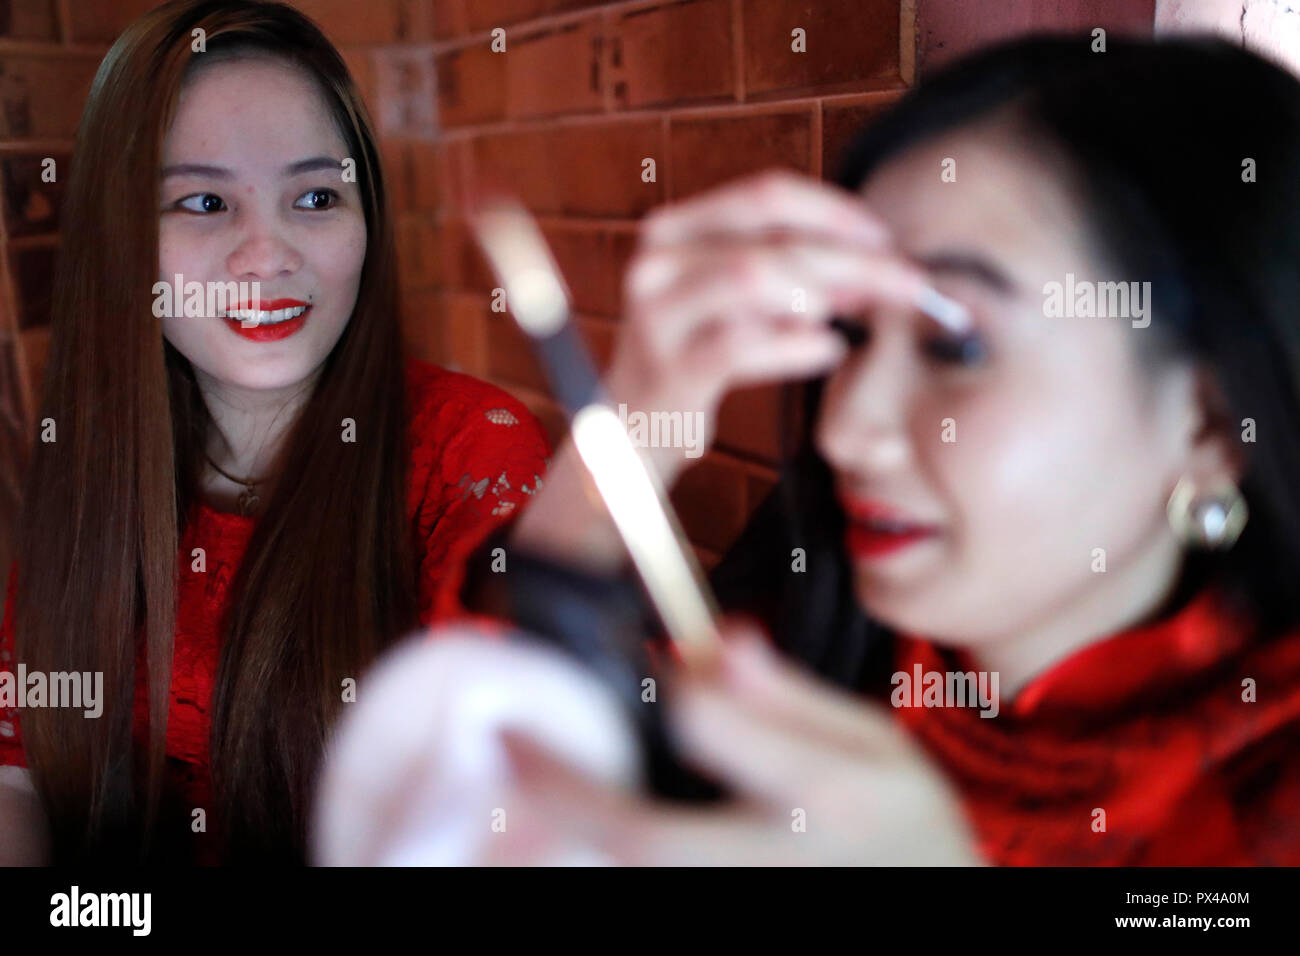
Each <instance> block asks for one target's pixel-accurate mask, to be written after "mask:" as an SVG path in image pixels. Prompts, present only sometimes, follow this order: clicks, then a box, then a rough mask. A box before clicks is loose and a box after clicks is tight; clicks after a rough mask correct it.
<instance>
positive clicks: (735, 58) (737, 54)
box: [731, 0, 745, 103]
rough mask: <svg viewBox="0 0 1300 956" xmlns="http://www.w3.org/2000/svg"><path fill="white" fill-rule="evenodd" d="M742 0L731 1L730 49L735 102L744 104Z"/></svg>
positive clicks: (743, 18)
mask: <svg viewBox="0 0 1300 956" xmlns="http://www.w3.org/2000/svg"><path fill="white" fill-rule="evenodd" d="M741 2H742V0H731V37H732V39H731V48H732V63H733V67H732V69H733V72H734V74H735V77H734V79H735V84H736V100H737V102H740V103H743V102H745V12H744V10H743V9H742V8H741Z"/></svg>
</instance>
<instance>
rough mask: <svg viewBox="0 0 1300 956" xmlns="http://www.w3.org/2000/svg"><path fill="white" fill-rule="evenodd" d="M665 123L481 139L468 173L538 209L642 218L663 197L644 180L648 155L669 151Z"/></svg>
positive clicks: (578, 126) (584, 126)
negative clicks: (662, 130)
mask: <svg viewBox="0 0 1300 956" xmlns="http://www.w3.org/2000/svg"><path fill="white" fill-rule="evenodd" d="M662 146H663V137H662V135H661V130H660V124H659V121H658V120H620V121H617V122H610V123H574V124H564V125H557V126H550V127H547V128H545V129H538V130H524V131H519V132H507V133H498V134H491V135H484V136H479V137H476V138H475V139H474V140H473V143H472V144H471V147H470V155H471V163H470V169H469V170H468V172H469V173H470V175H471V178H472V180H474V181H477V182H478V183H480V184H484V183H491V184H495V185H496V186H497V187H498V188H502V187H504V188H507V189H509V190H511V191H512V192H514V193H516V194H517V195H519V196H520V197H521V198H522V200H523V202H524V203H525V204H526V205H527V206H528V207H529V208H530V209H532V210H533V211H534V212H536V213H559V214H564V215H577V216H616V217H620V218H635V217H637V216H640V215H641V214H642V213H644V212H645V211H646V210H648V209H649V208H650V207H652V206H655V205H658V204H659V203H660V202H662V200H663V178H662V177H663V163H662V162H657V167H658V171H657V177H656V180H657V181H656V182H651V183H646V182H642V181H641V170H642V160H643V159H645V158H647V157H648V158H653V159H656V160H657V161H658V160H661V159H662V156H663V148H662Z"/></svg>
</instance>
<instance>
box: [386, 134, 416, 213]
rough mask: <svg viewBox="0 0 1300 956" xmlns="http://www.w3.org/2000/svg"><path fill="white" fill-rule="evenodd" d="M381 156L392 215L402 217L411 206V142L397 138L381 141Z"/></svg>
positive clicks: (388, 137) (389, 137)
mask: <svg viewBox="0 0 1300 956" xmlns="http://www.w3.org/2000/svg"><path fill="white" fill-rule="evenodd" d="M379 156H380V161H381V162H382V164H383V167H384V188H385V189H386V191H387V192H388V202H389V206H390V207H391V210H392V213H393V214H394V215H396V216H401V215H402V214H403V213H405V212H408V211H409V210H410V205H411V155H410V140H406V139H402V138H400V137H397V136H387V137H383V138H381V139H380V141H379Z"/></svg>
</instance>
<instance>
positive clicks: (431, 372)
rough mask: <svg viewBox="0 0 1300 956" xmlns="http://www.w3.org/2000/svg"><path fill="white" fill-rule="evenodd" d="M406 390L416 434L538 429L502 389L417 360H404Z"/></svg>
mask: <svg viewBox="0 0 1300 956" xmlns="http://www.w3.org/2000/svg"><path fill="white" fill-rule="evenodd" d="M406 389H407V396H408V399H409V404H410V409H411V419H412V421H411V424H412V426H413V428H414V429H415V430H416V431H423V430H426V429H429V428H436V427H438V426H442V427H444V428H445V427H453V428H454V427H457V426H459V427H471V428H472V427H479V428H482V427H484V426H485V425H488V424H495V425H505V426H506V427H508V428H510V427H514V426H517V425H522V426H523V428H522V429H520V431H521V432H528V431H532V430H536V431H537V432H539V433H540V432H541V425H540V423H539V422H538V421H537V419H536V417H535V416H534V415H533V414H532V412H530V411H529V410H528V408H527V406H525V405H524V403H523V402H521V401H519V399H517V398H515V397H514V396H513V395H511V394H510V393H509V392H507V391H506V390H505V389H502V388H499V387H498V386H496V385H493V384H492V383H491V382H485V381H483V380H482V379H478V378H474V376H472V375H466V374H465V373H464V372H455V371H452V370H451V369H448V368H443V367H442V366H439V365H434V364H432V363H431V362H425V361H422V360H420V359H416V358H408V359H407V360H406Z"/></svg>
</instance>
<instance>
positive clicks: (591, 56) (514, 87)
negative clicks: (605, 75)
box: [494, 20, 603, 117]
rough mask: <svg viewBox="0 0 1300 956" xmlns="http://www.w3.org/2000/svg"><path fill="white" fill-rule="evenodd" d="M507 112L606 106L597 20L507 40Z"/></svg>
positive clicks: (582, 110) (586, 109)
mask: <svg viewBox="0 0 1300 956" xmlns="http://www.w3.org/2000/svg"><path fill="white" fill-rule="evenodd" d="M506 50H507V52H506V53H502V54H494V55H495V56H498V57H499V58H501V59H503V60H504V61H505V63H506V99H505V102H506V112H507V115H509V116H512V117H530V116H552V115H556V114H559V113H592V112H596V111H599V110H600V109H601V108H602V106H603V100H602V97H601V87H600V30H599V27H598V25H597V23H596V22H595V21H594V20H587V21H585V22H582V23H571V24H566V25H564V26H562V27H558V28H555V29H553V30H549V31H547V32H545V33H536V34H531V35H529V36H525V37H518V38H515V39H513V40H508V41H507V45H506Z"/></svg>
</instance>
